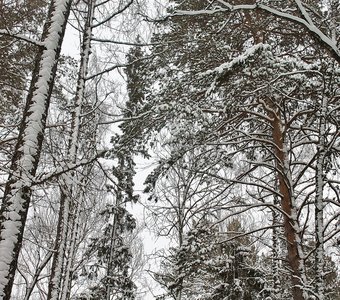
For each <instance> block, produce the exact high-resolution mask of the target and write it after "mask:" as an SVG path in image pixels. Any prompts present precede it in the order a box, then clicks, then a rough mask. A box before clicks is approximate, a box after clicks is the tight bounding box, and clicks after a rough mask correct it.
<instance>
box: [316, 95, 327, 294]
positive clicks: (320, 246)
mask: <svg viewBox="0 0 340 300" xmlns="http://www.w3.org/2000/svg"><path fill="white" fill-rule="evenodd" d="M326 115H327V98H326V97H324V98H323V99H322V103H321V111H320V117H319V118H320V123H319V141H318V145H317V151H318V152H317V161H316V163H317V165H316V178H315V180H316V183H315V184H316V193H315V234H316V237H315V240H316V243H315V248H316V249H315V250H316V251H315V287H316V294H317V297H318V299H319V300H323V299H325V298H324V293H325V287H324V278H323V266H324V233H323V230H324V217H323V206H324V203H323V190H324V185H325V183H324V163H325V157H326Z"/></svg>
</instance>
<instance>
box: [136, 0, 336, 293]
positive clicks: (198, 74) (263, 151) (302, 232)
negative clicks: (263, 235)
mask: <svg viewBox="0 0 340 300" xmlns="http://www.w3.org/2000/svg"><path fill="white" fill-rule="evenodd" d="M218 2H219V4H216V6H214V5H213V4H212V5H207V6H206V2H205V1H201V2H197V1H195V2H193V1H184V2H180V3H179V2H177V1H174V3H175V9H174V12H173V11H170V14H169V18H168V19H167V23H166V24H165V25H162V26H163V28H164V31H163V32H161V33H159V34H156V35H155V36H154V39H153V42H154V43H155V44H156V45H155V46H153V47H152V49H151V53H152V54H153V55H154V57H153V58H152V59H151V60H150V61H148V62H147V63H145V64H144V65H143V68H141V69H140V70H139V77H138V78H139V84H140V82H141V81H143V82H144V95H146V97H145V98H146V99H144V103H145V104H140V105H139V111H138V114H139V115H140V114H141V113H143V112H144V113H146V112H147V111H148V110H150V107H151V113H152V117H151V116H150V115H148V116H147V118H148V119H150V118H151V119H152V120H153V127H152V129H153V130H154V132H157V131H158V132H159V131H161V130H163V131H165V132H166V131H167V132H170V134H168V135H167V134H163V135H162V138H163V143H167V144H169V145H171V146H172V147H173V148H172V150H173V151H172V152H171V154H170V155H169V157H168V159H164V160H163V161H162V162H160V167H158V168H157V169H156V170H155V172H154V173H153V174H152V182H157V180H158V178H159V176H160V175H163V174H164V173H166V171H167V170H169V165H172V164H173V162H174V161H178V160H179V159H180V158H182V157H183V155H185V154H186V153H187V152H188V151H192V149H195V150H196V151H201V153H204V151H205V149H206V148H205V147H206V146H210V147H212V148H215V149H217V148H218V149H220V152H223V153H224V155H223V157H225V158H227V159H228V160H230V161H232V162H233V165H234V168H233V169H234V171H231V172H230V171H229V172H228V171H227V170H224V167H222V164H221V168H220V170H218V171H215V169H213V170H212V171H211V172H209V171H208V172H207V173H208V174H209V175H210V176H211V177H212V178H215V179H219V180H221V181H224V183H225V184H227V185H228V187H233V188H235V187H239V188H240V189H242V191H243V192H242V193H243V194H247V195H248V196H249V197H247V199H246V200H244V201H242V202H241V203H236V204H235V202H233V201H230V202H229V203H228V205H229V206H235V205H236V206H237V207H239V208H240V210H241V212H242V211H248V210H249V209H251V210H252V211H253V213H254V214H258V213H261V211H262V212H263V211H264V210H266V209H268V210H269V211H276V212H279V213H280V214H281V215H282V221H279V222H280V223H279V224H276V225H274V226H281V222H282V225H283V227H284V237H285V240H286V244H285V247H286V255H287V261H288V268H289V270H290V271H291V280H292V291H291V292H292V297H293V298H294V299H307V297H309V296H311V295H314V294H316V295H317V297H319V298H320V297H321V298H322V297H323V296H322V288H321V289H320V287H319V288H317V289H316V290H315V291H313V290H312V288H311V287H310V283H309V282H310V281H309V280H310V279H309V278H307V275H306V270H305V260H304V257H305V253H304V239H305V238H306V237H307V236H309V235H313V232H310V231H308V230H307V228H308V226H314V225H315V224H311V225H308V224H309V223H308V218H306V215H308V214H310V212H311V211H313V212H314V208H315V206H314V202H312V201H311V200H310V199H311V198H314V197H316V198H317V199H318V201H317V202H318V203H319V204H318V207H319V208H318V210H319V211H320V209H321V206H320V203H321V202H322V203H323V208H322V210H323V213H324V215H323V214H322V213H321V214H320V213H317V215H318V217H317V218H318V220H319V221H318V224H319V225H320V226H321V227H322V228H324V229H323V233H322V235H323V236H327V237H328V238H329V239H332V234H330V231H328V230H329V229H330V228H331V227H332V228H335V227H334V226H335V222H334V218H335V215H336V214H333V213H329V212H330V211H331V210H333V209H335V210H337V209H338V205H337V204H336V203H333V202H332V201H327V199H325V198H324V197H321V194H322V192H321V191H325V189H327V191H328V192H329V193H331V194H332V195H334V196H335V195H336V194H337V193H336V192H335V193H334V194H333V192H332V190H333V187H332V185H333V183H332V182H333V180H334V177H333V175H332V174H330V173H329V172H328V173H327V174H325V172H324V171H322V170H326V169H327V167H326V165H325V164H322V163H321V160H323V158H321V157H323V154H322V155H321V154H320V153H324V154H325V151H324V150H325V148H324V146H322V145H324V144H323V143H324V142H325V141H324V140H323V139H322V138H321V139H319V137H320V136H324V134H323V133H324V132H326V131H327V135H326V140H327V142H326V144H327V145H328V146H327V147H328V152H327V156H328V157H329V159H330V160H332V159H331V157H333V155H334V154H335V153H336V152H338V150H337V147H336V146H335V147H334V143H336V142H335V141H336V140H337V138H338V134H337V130H338V129H337V128H338V126H339V124H338V122H337V121H335V111H336V110H337V109H338V108H337V105H336V104H335V103H336V97H334V91H335V89H336V86H337V84H338V83H337V79H336V78H335V77H333V74H334V72H335V69H334V67H335V64H336V61H337V57H336V53H337V49H336V48H334V47H333V46H334V45H333V43H331V41H330V39H329V38H328V39H327V38H326V37H325V36H324V34H323V33H322V32H319V31H317V30H314V29H315V28H314V29H311V24H312V23H313V21H312V20H311V19H310V20H308V24H309V25H308V24H306V23H305V22H304V21H302V19H301V18H299V17H297V16H295V14H294V13H292V15H289V16H288V15H287V14H286V13H284V12H283V11H282V10H281V8H280V7H278V8H275V9H274V8H272V9H269V8H268V6H266V5H265V4H262V3H260V4H254V5H243V4H240V5H234V6H232V5H229V4H228V3H227V2H225V1H218ZM298 2H299V1H296V3H297V7H296V9H295V10H294V12H300V13H301V14H302V15H304V17H305V18H307V17H306V16H307V15H306V12H305V10H304V9H303V6H301V5H300V4H301V3H300V2H299V3H298ZM275 4H276V3H275ZM221 7H222V8H221ZM224 7H225V8H224ZM319 9H320V8H319ZM313 18H314V16H313ZM292 21H294V22H293V25H294V26H292ZM315 22H316V21H315ZM296 23H297V24H296ZM202 24H205V27H204V30H203V29H202V28H203V26H202ZM250 24H251V25H250ZM300 25H302V27H301V26H300ZM250 26H251V28H256V30H251V29H249V28H250ZM301 28H303V29H304V30H305V32H306V33H311V35H310V36H308V37H307V38H302V35H301ZM313 30H314V31H313ZM310 31H312V32H310ZM316 31H317V32H316ZM287 33H289V35H287ZM316 36H318V37H319V38H321V37H322V38H323V41H321V42H320V41H318V40H317V42H315V40H314V38H315V37H316ZM175 41H176V42H175ZM330 48H332V49H333V48H334V49H333V50H334V51H333V50H332V51H331V52H329V50H330ZM329 53H331V55H328V54H329ZM326 70H328V71H326ZM268 83H270V84H268ZM325 86H327V91H326V90H325V89H324V87H325ZM325 98H327V103H328V104H329V106H328V108H329V113H328V114H327V113H326V112H325V105H324V101H322V99H325ZM320 108H321V109H320ZM322 108H323V110H322ZM319 109H320V111H323V113H322V114H321V115H323V117H321V118H320V115H318V114H316V112H317V111H318V110H319ZM326 115H327V125H325V116H326ZM331 115H333V116H331ZM320 120H321V121H320ZM320 122H321V123H320ZM320 124H323V125H322V126H326V127H327V128H328V129H327V130H325V127H323V128H324V129H319V128H321V127H320ZM149 131H150V128H149ZM321 132H323V133H321ZM149 136H150V135H145V140H146V141H147V140H148V139H149ZM164 140H165V141H164ZM320 143H321V144H320ZM173 145H175V146H173ZM318 149H324V150H320V151H321V152H320V151H319V150H318ZM320 155H321V156H320ZM316 157H320V159H319V163H318V165H319V167H320V168H321V169H322V170H321V169H320V171H318V173H319V174H323V175H317V174H316V172H315V170H316V165H317V160H316ZM221 161H222V160H221ZM324 162H325V161H324ZM209 163H210V160H208V156H206V164H207V165H208V164H209ZM321 166H322V167H321ZM333 166H334V164H333ZM329 167H330V168H331V169H332V168H333V167H331V166H330V165H329ZM204 172H206V171H204ZM321 177H322V178H323V180H321ZM316 178H319V179H318V182H319V184H318V185H315V180H316ZM308 189H310V190H308ZM317 195H319V196H317ZM336 197H337V196H336ZM243 198H245V197H243ZM275 198H277V199H279V201H277V200H275ZM326 205H327V206H328V209H327V208H326ZM325 212H327V213H325ZM325 215H327V219H328V221H327V222H326V223H327V224H328V225H327V226H326V227H323V226H322V222H321V220H323V218H324V216H325ZM271 225H272V224H268V226H261V227H259V228H257V229H256V230H258V231H264V232H265V231H266V230H267V229H268V228H269V227H270V226H271ZM319 225H317V226H319ZM318 232H319V234H318V236H319V237H318V240H319V241H320V242H319V243H318V244H317V245H318V246H317V247H318V248H319V251H317V252H319V253H322V248H323V247H324V245H323V246H321V245H322V244H323V242H322V240H323V239H321V237H320V235H321V231H320V228H319V230H318ZM249 234H250V233H249ZM326 239H327V238H326ZM320 261H321V260H320ZM321 265H322V263H320V264H319V270H321V269H322V267H321ZM319 277H320V276H319ZM318 281H319V282H322V279H320V278H319V279H318ZM319 286H322V283H320V284H319ZM308 294H309V295H308Z"/></svg>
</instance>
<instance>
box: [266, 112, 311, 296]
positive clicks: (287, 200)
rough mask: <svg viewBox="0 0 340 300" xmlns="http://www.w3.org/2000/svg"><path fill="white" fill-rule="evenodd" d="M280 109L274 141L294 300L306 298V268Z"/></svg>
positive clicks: (275, 115) (272, 115)
mask: <svg viewBox="0 0 340 300" xmlns="http://www.w3.org/2000/svg"><path fill="white" fill-rule="evenodd" d="M279 114H280V113H279V109H276V112H275V113H271V117H272V119H273V122H272V127H273V141H274V143H275V155H276V160H277V174H278V175H277V176H278V189H279V191H280V194H281V208H282V210H283V212H284V216H283V224H284V235H285V239H286V244H287V255H288V257H287V260H288V264H289V267H290V271H291V282H292V295H293V299H294V300H305V299H307V296H306V295H305V291H304V286H305V285H306V278H305V270H304V269H305V268H304V260H303V253H302V249H301V240H300V236H299V225H298V220H297V208H296V203H295V199H294V195H293V184H292V175H291V172H290V168H289V161H288V159H289V158H288V153H287V146H286V144H285V141H284V135H285V134H284V127H283V124H282V121H281V119H280V115H279Z"/></svg>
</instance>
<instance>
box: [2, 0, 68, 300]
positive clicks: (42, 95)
mask: <svg viewBox="0 0 340 300" xmlns="http://www.w3.org/2000/svg"><path fill="white" fill-rule="evenodd" d="M71 2H72V0H52V1H51V4H50V8H49V12H48V18H47V20H48V21H47V22H46V24H45V26H44V30H43V35H42V41H43V44H44V47H42V48H41V49H40V50H39V53H38V55H37V59H36V63H35V67H34V70H33V75H32V81H31V85H30V89H29V92H28V96H27V100H26V106H25V109H24V114H23V119H22V122H21V125H20V129H19V137H18V140H17V143H16V146H15V150H14V154H13V157H12V162H11V168H10V169H11V174H10V175H9V179H8V181H7V183H6V187H5V192H4V197H3V203H2V207H1V211H0V298H1V299H4V300H9V299H10V296H11V291H12V286H13V281H14V275H15V271H16V267H17V261H18V256H19V251H20V248H21V244H22V238H23V234H24V227H25V223H26V218H27V212H28V208H29V204H30V199H31V194H32V188H31V185H32V179H33V178H34V176H35V174H36V170H37V167H38V163H39V160H40V152H41V148H42V142H43V138H44V130H45V127H46V118H47V114H48V108H49V103H50V98H51V94H52V89H53V85H54V78H55V74H56V69H57V61H58V58H59V55H60V50H61V44H62V41H63V37H64V32H65V28H66V23H67V19H68V15H69V12H70V5H71Z"/></svg>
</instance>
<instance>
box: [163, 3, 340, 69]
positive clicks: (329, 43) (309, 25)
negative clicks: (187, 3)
mask: <svg viewBox="0 0 340 300" xmlns="http://www.w3.org/2000/svg"><path fill="white" fill-rule="evenodd" d="M218 2H219V3H220V4H222V5H223V6H224V7H217V8H215V9H208V10H204V9H203V10H192V11H186V10H177V11H175V12H174V13H173V14H171V15H169V16H168V17H176V16H198V15H212V14H217V13H230V12H234V11H239V10H256V9H257V10H261V11H264V12H267V13H269V14H272V15H274V16H277V17H279V18H282V19H285V20H288V21H292V22H294V23H296V24H299V25H302V26H303V27H305V28H306V29H307V30H308V31H309V32H310V33H311V34H312V35H313V36H314V37H316V38H317V39H318V40H319V41H320V43H322V44H323V45H324V46H325V47H326V48H328V49H329V50H331V52H332V53H333V56H334V58H335V59H336V60H337V61H338V62H339V63H340V49H339V48H338V46H337V44H336V41H335V40H333V39H331V38H329V37H328V36H327V35H325V34H324V33H323V32H322V31H321V30H320V29H319V28H318V27H317V26H315V24H314V23H313V22H312V20H311V18H310V16H309V15H308V13H307V12H306V10H305V9H304V7H303V6H302V4H301V3H300V1H296V3H297V5H298V8H299V10H300V11H301V13H302V15H303V16H304V18H301V17H298V16H295V15H292V14H290V13H287V12H284V11H281V10H278V9H276V8H273V7H269V6H267V5H265V4H261V3H255V4H243V5H232V4H230V3H228V2H226V1H223V0H219V1H218Z"/></svg>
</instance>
